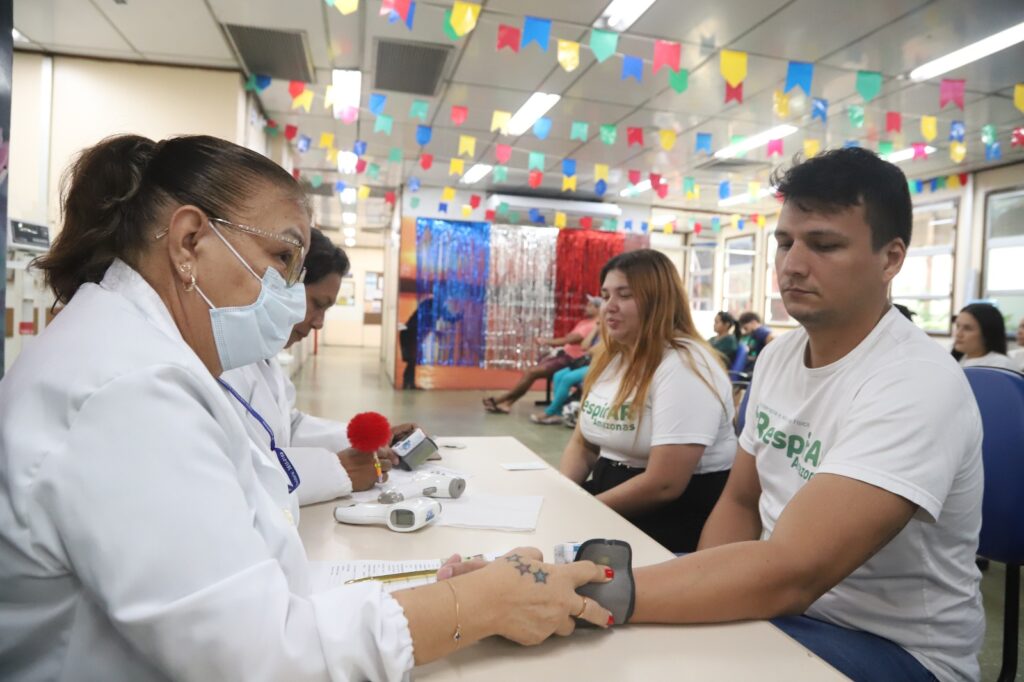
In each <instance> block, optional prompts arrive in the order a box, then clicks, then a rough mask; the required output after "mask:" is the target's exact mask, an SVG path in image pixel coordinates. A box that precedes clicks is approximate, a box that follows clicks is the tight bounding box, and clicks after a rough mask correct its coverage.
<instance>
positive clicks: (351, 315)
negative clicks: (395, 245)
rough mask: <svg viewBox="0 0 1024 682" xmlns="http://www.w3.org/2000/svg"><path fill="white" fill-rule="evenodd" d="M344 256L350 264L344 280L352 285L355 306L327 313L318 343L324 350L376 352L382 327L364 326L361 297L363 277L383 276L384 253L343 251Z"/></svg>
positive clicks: (362, 300) (359, 249) (378, 251)
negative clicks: (342, 348)
mask: <svg viewBox="0 0 1024 682" xmlns="http://www.w3.org/2000/svg"><path fill="white" fill-rule="evenodd" d="M345 253H346V254H347V255H348V258H349V261H350V262H351V263H352V269H351V271H350V273H349V274H350V278H351V279H350V278H346V280H345V281H354V282H355V285H356V304H355V305H354V306H351V307H348V306H340V305H335V306H332V307H331V308H330V309H329V310H328V311H327V313H326V315H325V316H324V329H323V332H322V333H321V335H320V341H321V343H323V344H324V345H327V346H361V347H363V348H377V347H379V346H380V341H381V325H379V324H374V325H368V324H363V312H364V293H365V291H366V273H367V272H379V273H383V272H384V249H364V248H354V249H348V248H346V249H345ZM342 287H343V288H344V287H345V284H342ZM382 303H383V302H382ZM381 314H382V315H383V310H382V312H381Z"/></svg>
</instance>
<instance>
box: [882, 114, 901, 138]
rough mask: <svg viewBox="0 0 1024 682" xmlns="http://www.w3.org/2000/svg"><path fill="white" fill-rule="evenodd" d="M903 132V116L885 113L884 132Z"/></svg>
mask: <svg viewBox="0 0 1024 682" xmlns="http://www.w3.org/2000/svg"><path fill="white" fill-rule="evenodd" d="M902 130H903V116H902V115H901V114H900V112H898V111H887V112H885V132H887V133H898V132H900V131H902Z"/></svg>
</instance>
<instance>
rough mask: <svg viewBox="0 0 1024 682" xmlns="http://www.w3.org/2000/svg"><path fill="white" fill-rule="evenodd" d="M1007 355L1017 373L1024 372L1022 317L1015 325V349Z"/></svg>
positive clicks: (1023, 321)
mask: <svg viewBox="0 0 1024 682" xmlns="http://www.w3.org/2000/svg"><path fill="white" fill-rule="evenodd" d="M1008 355H1009V356H1010V359H1011V360H1014V361H1016V363H1017V371H1018V372H1024V317H1022V318H1020V323H1018V324H1017V348H1015V349H1014V350H1011V351H1010V352H1009V353H1008Z"/></svg>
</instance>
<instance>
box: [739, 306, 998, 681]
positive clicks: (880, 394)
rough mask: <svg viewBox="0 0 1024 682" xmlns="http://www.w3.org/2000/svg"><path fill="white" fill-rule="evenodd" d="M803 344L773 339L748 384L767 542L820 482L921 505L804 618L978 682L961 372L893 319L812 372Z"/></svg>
mask: <svg viewBox="0 0 1024 682" xmlns="http://www.w3.org/2000/svg"><path fill="white" fill-rule="evenodd" d="M806 344H807V333H806V332H805V331H804V330H803V329H799V330H796V331H793V332H790V333H788V334H785V335H783V336H781V337H780V338H779V339H778V340H776V341H775V342H774V343H772V344H770V345H768V346H767V347H766V349H765V350H764V353H763V355H762V356H761V357H760V358H759V359H758V361H757V365H756V369H755V373H754V380H753V385H752V388H751V395H750V400H749V402H748V406H747V413H746V423H745V425H744V430H743V433H742V434H741V436H740V446H741V447H742V448H743V449H744V450H746V451H747V452H749V453H751V454H753V455H754V456H755V457H756V458H757V472H758V476H759V477H760V480H761V488H762V493H761V499H760V512H761V523H762V525H763V529H764V530H763V533H762V538H767V537H768V536H770V535H771V533H772V530H773V529H774V527H775V523H776V521H777V520H778V518H779V515H780V514H781V513H782V509H783V507H785V506H786V504H787V503H788V502H789V500H790V499H792V497H793V496H794V495H795V494H796V493H797V492H798V491H799V490H800V488H801V487H802V486H803V485H804V484H806V483H807V481H808V480H809V479H810V478H811V477H813V476H814V475H815V474H820V473H828V474H835V475H839V476H845V477H847V478H853V479H857V480H859V481H864V482H866V483H869V484H871V485H874V486H877V487H879V488H883V489H885V490H888V491H890V492H893V493H895V494H897V495H900V496H901V497H904V498H906V499H907V500H910V501H911V502H913V503H914V504H916V505H918V511H917V513H916V514H915V515H914V517H913V518H912V519H911V521H910V522H909V523H908V524H907V525H906V527H904V529H903V530H902V531H901V532H900V533H899V534H898V535H897V536H896V537H895V538H893V540H892V541H890V542H889V544H887V545H886V546H885V547H883V548H882V549H881V550H880V551H879V552H878V553H877V554H875V555H874V556H873V557H871V559H869V560H868V561H867V562H866V563H865V564H864V565H862V566H861V567H860V568H858V569H857V570H855V571H854V572H853V573H852V574H851V575H849V576H848V577H847V578H846V579H845V580H843V581H842V582H841V583H839V584H838V585H837V586H836V587H834V588H833V589H832V590H830V591H829V592H827V593H826V594H825V595H823V596H822V597H821V598H820V599H818V601H816V602H815V603H814V604H813V605H812V606H811V608H810V609H809V610H808V611H807V615H809V616H811V617H814V618H818V619H820V620H824V621H828V622H830V623H835V624H836V625H840V626H843V627H847V628H851V629H855V630H862V631H865V632H870V633H873V634H875V635H878V636H880V637H885V638H886V639H889V640H891V641H893V642H895V643H897V644H899V645H900V646H902V647H903V648H904V649H906V650H907V651H909V652H910V653H911V654H912V655H913V656H914V657H915V658H916V659H918V660H919V661H920V662H921V663H922V664H923V665H924V666H925V667H927V668H928V669H929V670H930V671H931V672H932V673H933V674H935V676H936V677H938V678H939V679H940V680H961V679H970V680H976V679H978V677H979V675H980V671H979V668H978V661H977V655H978V651H979V650H980V648H981V641H982V636H983V634H984V629H985V619H984V614H983V611H982V607H981V593H980V591H979V581H980V579H981V574H980V573H979V572H978V569H977V567H976V566H975V564H974V556H975V552H976V551H977V548H978V532H979V530H980V528H981V496H982V489H983V478H982V463H981V417H980V415H979V414H978V408H977V403H976V402H975V400H974V395H973V394H972V392H971V389H970V386H969V385H968V383H967V380H966V377H965V376H964V372H963V370H962V369H960V367H959V366H957V363H956V361H955V360H953V358H952V357H951V356H950V354H949V353H948V352H947V351H945V350H943V349H942V348H941V347H940V346H939V344H937V343H935V342H934V341H933V340H932V339H930V338H928V336H927V335H926V334H925V333H924V332H923V331H921V330H920V329H918V328H917V327H916V326H914V324H913V323H911V322H909V321H908V320H906V319H905V318H904V317H903V316H902V315H900V313H899V311H897V310H896V309H895V308H893V309H891V310H889V312H888V313H886V315H885V316H884V317H883V318H882V320H881V321H880V322H879V323H878V325H876V326H875V328H874V330H873V331H872V332H871V333H870V334H869V335H868V336H867V338H865V339H864V341H862V342H861V343H860V345H858V346H857V347H856V348H855V349H853V350H852V351H851V352H850V353H848V354H847V355H846V356H845V357H843V358H842V359H841V360H839V361H837V362H835V363H833V364H831V365H828V366H826V367H820V368H816V369H809V368H807V367H806V365H805V364H804V353H805V348H806Z"/></svg>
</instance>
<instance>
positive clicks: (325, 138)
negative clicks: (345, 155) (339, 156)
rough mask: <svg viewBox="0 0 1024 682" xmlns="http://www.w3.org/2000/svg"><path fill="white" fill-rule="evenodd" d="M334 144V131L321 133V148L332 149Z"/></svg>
mask: <svg viewBox="0 0 1024 682" xmlns="http://www.w3.org/2000/svg"><path fill="white" fill-rule="evenodd" d="M333 146H334V133H320V149H330V148H331V147H333Z"/></svg>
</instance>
